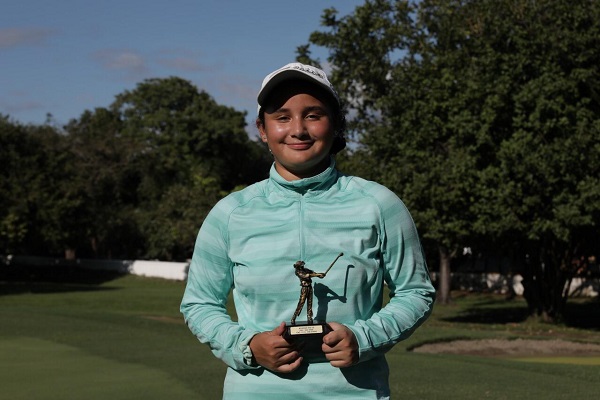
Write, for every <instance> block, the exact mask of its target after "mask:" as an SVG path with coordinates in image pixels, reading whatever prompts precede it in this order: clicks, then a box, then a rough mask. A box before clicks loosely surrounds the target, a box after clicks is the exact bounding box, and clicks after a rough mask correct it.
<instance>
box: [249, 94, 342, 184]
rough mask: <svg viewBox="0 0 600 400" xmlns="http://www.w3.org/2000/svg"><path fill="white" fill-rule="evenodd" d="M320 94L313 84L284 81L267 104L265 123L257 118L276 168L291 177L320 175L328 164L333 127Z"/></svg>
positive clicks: (285, 177)
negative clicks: (286, 82)
mask: <svg viewBox="0 0 600 400" xmlns="http://www.w3.org/2000/svg"><path fill="white" fill-rule="evenodd" d="M321 98H323V96H322V95H321V94H320V93H319V90H317V89H311V88H310V85H306V84H305V85H297V84H291V85H282V87H281V88H280V89H278V90H277V92H276V93H275V94H274V95H272V96H271V97H270V98H269V101H268V102H267V104H266V105H265V106H264V125H263V124H262V123H261V122H259V121H257V127H258V130H259V132H260V136H261V139H262V141H263V142H265V143H267V144H268V146H269V149H270V150H271V152H272V153H273V157H274V158H275V168H276V169H277V172H278V173H279V175H281V176H282V177H283V178H284V179H286V180H288V181H292V180H297V179H302V178H307V177H310V176H314V175H317V174H319V173H321V172H323V171H324V170H325V169H326V168H327V167H328V166H329V150H330V149H331V146H332V144H333V138H334V127H333V122H332V117H331V116H332V114H331V110H330V109H329V106H328V105H327V104H326V103H325V102H323V101H322V100H321Z"/></svg>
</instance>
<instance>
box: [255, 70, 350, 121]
mask: <svg viewBox="0 0 600 400" xmlns="http://www.w3.org/2000/svg"><path fill="white" fill-rule="evenodd" d="M288 79H302V80H306V81H309V82H312V83H316V84H317V85H318V86H320V87H322V88H323V89H325V90H326V91H327V92H328V93H331V95H332V96H333V98H334V99H335V100H336V101H337V103H338V105H339V104H340V99H339V97H338V95H337V93H336V91H335V89H334V88H333V85H332V84H331V82H329V79H327V75H326V74H325V72H323V71H322V70H320V69H319V68H317V67H313V66H311V65H306V64H301V63H297V62H296V63H290V64H287V65H285V66H283V67H281V68H279V69H278V70H276V71H273V72H271V73H270V74H269V75H267V76H266V77H265V79H264V80H263V83H262V86H261V88H260V91H259V92H258V98H257V99H258V112H260V107H261V106H262V105H263V103H264V101H265V99H266V98H267V96H268V95H269V93H270V92H271V91H272V90H273V88H274V87H275V86H277V85H278V84H280V83H281V82H283V81H286V80H288Z"/></svg>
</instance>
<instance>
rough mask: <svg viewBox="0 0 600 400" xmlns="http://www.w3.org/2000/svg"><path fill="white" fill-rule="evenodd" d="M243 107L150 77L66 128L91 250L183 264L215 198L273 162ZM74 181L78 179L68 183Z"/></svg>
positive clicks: (257, 175)
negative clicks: (249, 130) (250, 129)
mask: <svg viewBox="0 0 600 400" xmlns="http://www.w3.org/2000/svg"><path fill="white" fill-rule="evenodd" d="M244 116H245V115H244V113H242V112H239V111H236V110H234V109H232V108H229V107H225V106H222V105H219V104H217V103H216V102H215V101H214V100H213V99H212V98H211V97H210V96H209V95H208V94H207V93H205V92H202V91H199V90H198V89H197V88H196V87H195V86H193V85H192V84H191V83H190V82H188V81H186V80H183V79H181V78H177V77H171V78H165V79H149V80H146V81H144V82H142V83H140V84H139V85H137V87H136V88H135V89H134V90H132V91H125V92H123V93H121V94H118V95H117V96H116V98H115V101H114V102H113V103H112V104H111V105H110V106H109V107H108V108H106V109H104V108H98V109H96V110H94V112H90V111H86V112H84V113H83V114H82V116H81V118H80V119H79V120H73V121H71V123H70V124H69V125H68V126H67V127H66V130H67V132H68V134H69V135H68V136H69V139H70V143H71V148H70V151H71V154H72V156H73V158H74V159H75V160H76V161H77V165H78V168H77V173H76V176H77V177H78V179H77V182H78V185H79V187H80V188H81V190H82V193H85V195H86V204H87V206H88V210H90V211H92V210H93V212H90V215H89V219H88V231H87V233H86V235H85V236H86V237H87V238H88V240H89V241H90V243H91V247H92V249H93V254H94V255H95V256H98V255H104V256H106V255H108V256H128V257H132V256H133V257H143V258H160V259H163V260H174V259H176V260H182V259H186V258H188V257H190V256H191V252H192V250H193V245H194V240H195V236H196V233H197V230H198V228H199V226H200V224H201V223H202V220H203V219H204V216H205V215H206V213H207V212H208V210H209V209H210V208H211V207H212V205H214V203H215V202H216V201H217V200H218V199H219V198H220V197H222V196H223V195H224V194H226V193H228V192H229V191H230V190H232V189H234V188H235V187H237V186H239V185H242V186H243V185H247V184H250V183H253V182H254V181H256V180H258V179H261V178H263V177H264V176H265V175H266V173H265V171H267V170H268V167H267V165H268V164H269V163H270V161H269V160H268V159H267V158H266V157H267V153H266V152H264V151H263V148H262V146H261V145H259V144H258V143H256V142H252V141H251V140H250V139H249V138H248V136H247V134H246V131H245V129H244V127H245V121H244ZM74 184H75V182H74Z"/></svg>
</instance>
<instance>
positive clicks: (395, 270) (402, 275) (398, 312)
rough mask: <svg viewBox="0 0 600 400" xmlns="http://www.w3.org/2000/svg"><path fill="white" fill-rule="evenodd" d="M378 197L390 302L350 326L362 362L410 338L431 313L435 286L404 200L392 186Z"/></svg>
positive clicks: (385, 274) (385, 273) (382, 246)
mask: <svg viewBox="0 0 600 400" xmlns="http://www.w3.org/2000/svg"><path fill="white" fill-rule="evenodd" d="M382 192H383V196H378V199H379V206H380V210H381V220H380V226H381V233H380V234H381V239H382V240H381V255H380V256H381V258H382V263H383V269H384V279H385V282H386V284H387V285H388V288H389V289H390V301H389V303H388V304H386V306H385V307H383V308H382V309H381V310H379V311H378V312H376V313H375V314H373V315H372V316H371V317H370V318H369V319H367V320H358V321H356V322H355V323H354V324H351V325H348V328H350V329H351V330H352V331H353V333H354V334H355V336H356V338H357V341H358V345H359V361H365V360H369V359H371V358H373V357H375V356H377V355H379V354H382V353H385V352H386V351H388V350H390V349H391V348H392V346H393V345H395V344H396V343H398V342H399V341H401V340H404V339H407V338H408V337H409V336H410V335H411V334H412V333H413V332H414V331H415V330H416V329H417V328H418V327H419V325H421V324H422V323H423V322H424V321H425V320H426V319H427V318H428V317H429V315H430V314H431V311H432V309H433V303H434V300H435V289H434V288H433V285H432V283H431V280H430V278H429V271H428V270H427V265H426V261H425V256H424V253H423V249H422V246H421V242H420V240H419V236H418V233H417V229H416V227H415V224H414V222H413V220H412V217H411V216H410V213H409V212H408V210H407V208H406V206H405V205H404V203H403V202H402V201H401V200H400V199H399V198H398V197H397V196H396V195H395V194H394V193H393V192H391V191H389V190H388V189H384V190H382Z"/></svg>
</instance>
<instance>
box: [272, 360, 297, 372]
mask: <svg viewBox="0 0 600 400" xmlns="http://www.w3.org/2000/svg"><path fill="white" fill-rule="evenodd" d="M302 360H303V358H302V357H298V358H297V359H296V360H294V362H291V363H289V364H282V365H280V366H278V367H277V368H276V369H275V371H276V372H281V373H284V374H289V373H290V372H294V371H295V370H297V369H298V367H300V364H302Z"/></svg>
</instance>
